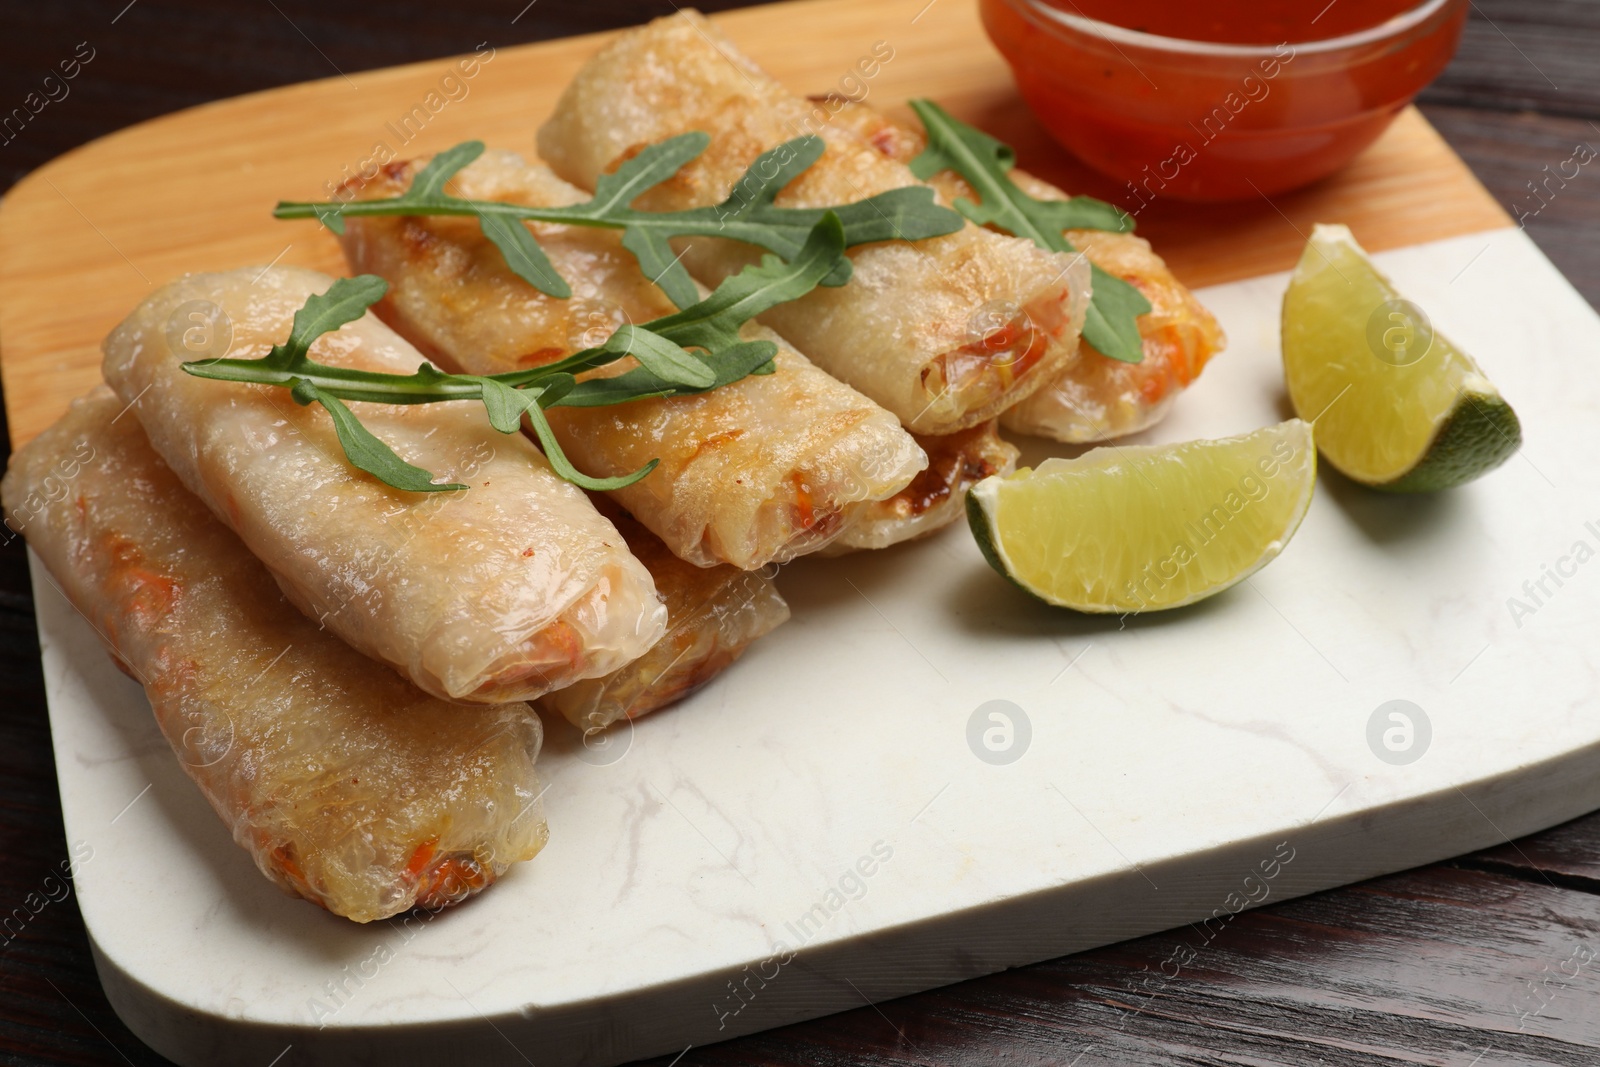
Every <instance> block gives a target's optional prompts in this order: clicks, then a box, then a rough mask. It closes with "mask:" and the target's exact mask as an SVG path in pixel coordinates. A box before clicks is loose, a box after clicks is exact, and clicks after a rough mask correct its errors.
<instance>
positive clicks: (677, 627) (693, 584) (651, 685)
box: [539, 508, 837, 730]
mask: <svg viewBox="0 0 1600 1067" xmlns="http://www.w3.org/2000/svg"><path fill="white" fill-rule="evenodd" d="M601 510H602V511H603V512H604V513H605V514H606V516H607V517H608V518H610V519H611V520H612V521H613V522H614V523H616V525H617V529H618V530H619V531H621V533H622V536H623V537H625V538H627V541H628V548H629V549H630V550H632V552H633V554H634V555H635V556H637V557H638V558H639V561H640V562H641V563H643V564H644V565H645V567H646V569H648V570H649V571H650V576H651V577H652V578H654V579H655V583H656V592H658V593H659V594H661V599H662V600H663V601H664V602H665V603H666V605H667V633H666V636H664V637H663V638H662V639H661V640H659V641H657V642H656V643H655V646H654V647H653V648H651V649H650V651H648V652H646V653H645V654H644V655H643V656H641V657H640V658H638V659H636V660H634V661H633V662H632V663H630V664H628V665H627V666H626V667H623V668H622V669H620V670H617V671H613V672H612V673H611V674H608V675H606V676H605V677H604V678H591V679H589V680H588V681H583V682H579V683H577V684H576V685H572V686H568V687H567V688H566V689H561V690H557V691H556V692H554V693H550V694H548V695H547V696H544V697H542V698H540V701H539V706H540V708H542V709H544V710H546V711H555V712H558V713H560V714H561V715H562V716H563V717H564V718H565V719H566V720H567V721H568V722H570V723H572V724H573V725H574V726H577V727H580V728H581V729H584V730H598V729H601V728H603V727H606V726H609V725H611V724H612V723H614V722H617V721H619V720H621V719H625V718H626V719H637V718H638V717H639V716H641V715H648V714H649V713H650V712H652V711H657V710H659V709H661V708H664V707H666V706H667V705H668V704H671V703H674V702H675V701H678V700H682V699H683V698H684V697H686V696H688V695H689V694H691V693H693V692H694V691H695V690H697V689H699V688H700V687H701V686H703V685H705V684H706V683H707V682H709V681H711V679H713V678H715V677H716V676H717V675H718V674H721V673H722V672H723V671H724V670H726V669H727V668H728V667H729V666H731V665H732V664H733V662H734V661H735V660H737V659H738V658H739V657H740V656H742V655H744V652H745V649H747V648H749V647H750V644H751V643H752V642H753V641H755V640H756V639H757V638H759V637H763V636H765V635H766V634H768V633H771V632H772V631H773V630H774V629H776V628H777V627H778V626H781V625H782V624H783V623H784V622H786V621H788V618H789V605H788V604H786V603H784V600H783V597H781V596H779V595H778V587H777V586H776V585H774V584H773V583H772V579H770V578H768V577H767V576H766V575H765V574H763V573H761V572H759V571H742V570H739V569H738V568H736V567H729V566H726V565H722V566H717V567H696V566H694V565H693V564H691V563H685V562H684V561H683V560H681V559H679V558H678V557H677V556H675V555H673V554H672V553H671V552H669V551H667V547H666V546H665V545H663V544H662V543H661V541H660V540H659V539H657V538H656V537H655V535H654V534H652V533H651V532H650V531H649V530H646V529H645V528H644V527H643V526H641V525H639V524H638V523H637V522H635V521H634V520H633V519H631V518H629V517H628V516H627V515H625V514H622V513H620V512H619V511H617V510H615V509H607V508H601ZM836 543H837V542H836Z"/></svg>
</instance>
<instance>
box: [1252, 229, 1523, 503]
mask: <svg viewBox="0 0 1600 1067" xmlns="http://www.w3.org/2000/svg"><path fill="white" fill-rule="evenodd" d="M1283 372H1284V377H1285V378H1286V379H1287V380H1288V383H1289V397H1290V399H1291V400H1292V401H1293V402H1294V410H1295V412H1296V414H1298V415H1299V416H1300V417H1301V418H1303V419H1311V420H1313V421H1315V423H1316V427H1317V447H1318V448H1320V449H1321V450H1322V454H1323V456H1324V457H1325V458H1326V459H1327V460H1328V462H1329V463H1332V464H1333V465H1334V467H1335V468H1337V469H1338V470H1339V471H1340V472H1342V473H1343V474H1345V475H1347V476H1349V477H1350V478H1352V479H1354V480H1355V481H1358V482H1361V483H1363V484H1365V485H1370V486H1373V487H1374V488H1377V489H1386V490H1391V491H1394V492H1431V491H1433V490H1436V489H1447V488H1449V487H1450V486H1453V485H1460V484H1462V483H1463V482H1470V481H1471V480H1472V479H1474V478H1477V477H1479V476H1480V475H1482V474H1485V473H1487V472H1489V471H1491V470H1493V469H1494V468H1496V467H1498V466H1499V465H1500V464H1502V463H1504V462H1505V461H1506V460H1507V459H1509V458H1510V456H1511V454H1512V453H1513V452H1515V451H1516V450H1517V448H1518V446H1519V445H1521V443H1522V427H1521V425H1520V424H1519V423H1518V422H1517V414H1516V412H1514V411H1512V410H1511V405H1510V404H1507V403H1506V402H1505V399H1504V398H1502V397H1501V395H1500V391H1499V390H1497V389H1496V388H1495V387H1494V383H1492V382H1491V381H1489V379H1488V378H1486V377H1484V374H1483V372H1482V371H1481V370H1479V369H1478V365H1477V364H1476V363H1474V362H1473V361H1472V358H1471V357H1470V356H1468V355H1467V354H1466V353H1465V352H1463V351H1461V350H1460V349H1459V348H1457V347H1456V346H1455V345H1453V344H1451V343H1450V341H1449V340H1448V339H1447V338H1446V337H1445V336H1444V335H1443V334H1441V333H1438V332H1436V331H1435V330H1434V329H1433V328H1432V325H1431V324H1430V323H1429V321H1428V319H1427V316H1426V315H1425V314H1424V313H1423V311H1422V310H1421V309H1420V308H1418V307H1417V306H1416V305H1415V304H1412V303H1411V302H1410V301H1407V300H1402V299H1401V298H1400V296H1399V294H1398V293H1396V292H1395V289H1394V286H1392V285H1391V284H1390V283H1389V280H1388V279H1387V278H1385V277H1384V276H1383V275H1382V274H1379V273H1378V270H1377V268H1376V267H1374V266H1373V265H1372V261H1371V260H1370V259H1368V258H1367V254H1366V252H1364V251H1362V249H1361V246H1360V245H1358V244H1356V241H1355V238H1354V237H1352V236H1351V234H1350V231H1349V229H1347V228H1346V227H1344V226H1318V227H1317V228H1316V229H1315V230H1313V231H1312V233H1311V240H1310V241H1309V242H1307V244H1306V250H1305V252H1304V254H1302V255H1301V257H1300V263H1299V265H1298V266H1297V267H1295V271H1294V276H1293V277H1292V278H1291V279H1290V280H1289V291H1288V292H1287V293H1285V294H1284V298H1283Z"/></svg>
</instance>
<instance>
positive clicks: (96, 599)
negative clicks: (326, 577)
mask: <svg viewBox="0 0 1600 1067" xmlns="http://www.w3.org/2000/svg"><path fill="white" fill-rule="evenodd" d="M119 412H125V405H124V404H123V403H122V401H121V400H119V399H118V398H117V397H116V396H115V394H113V393H112V392H111V390H109V389H107V388H105V387H103V386H102V387H100V388H97V389H96V390H95V391H94V392H92V393H90V394H89V395H88V396H86V397H84V398H82V399H80V400H77V401H75V402H74V403H73V406H72V409H71V410H70V411H69V412H68V413H67V415H65V416H64V417H63V418H62V419H61V421H59V422H57V423H56V424H55V425H54V426H52V427H51V428H50V429H48V430H46V431H45V432H44V433H43V434H41V435H40V436H39V437H37V438H36V439H34V440H33V441H32V442H31V443H30V444H28V445H27V446H26V447H24V448H23V449H22V450H21V451H20V452H18V453H17V454H16V455H15V456H14V457H12V460H11V465H10V468H9V469H8V470H7V472H6V476H5V481H4V483H3V484H0V496H3V497H4V503H5V509H6V515H7V519H8V522H9V523H10V524H11V525H12V526H13V527H14V528H17V529H19V530H20V531H21V533H22V534H23V535H24V536H26V537H27V539H28V544H29V545H30V546H32V548H33V550H34V552H35V553H37V554H38V557H39V559H40V560H42V561H43V562H44V565H45V566H46V567H47V568H49V570H50V573H51V574H52V575H53V576H54V578H55V581H56V582H57V583H58V584H59V586H60V588H61V589H62V590H63V591H64V592H65V593H66V595H67V598H68V599H69V600H71V601H72V603H73V604H74V605H75V606H76V607H77V608H78V610H79V611H80V612H82V613H83V615H84V617H85V618H87V619H88V620H89V621H90V623H92V624H93V626H94V628H95V629H96V630H98V631H99V632H100V636H101V638H102V639H103V640H104V641H105V642H106V644H107V646H108V648H109V650H110V652H111V654H112V655H113V656H114V657H116V659H117V660H118V661H119V663H120V665H121V666H122V667H123V669H124V670H126V671H127V672H128V673H130V674H131V675H133V676H134V677H135V678H136V679H138V680H139V681H140V682H141V683H143V685H144V687H145V693H146V695H148V696H149V698H150V705H151V707H152V709H153V710H154V711H155V716H156V721H157V722H158V723H159V724H160V726H161V732H162V733H163V734H165V735H166V738H167V740H168V741H169V742H170V743H171V744H172V748H173V751H174V752H176V753H177V755H178V758H179V760H180V761H181V762H182V764H183V768H184V771H185V772H186V773H187V774H188V775H189V777H190V778H192V779H194V781H195V784H196V785H198V786H199V787H200V791H201V792H202V793H204V794H205V797H206V799H207V800H208V801H210V803H211V806H212V807H213V808H214V809H216V812H217V814H218V816H220V817H221V819H222V821H223V824H224V825H226V826H227V827H228V829H229V830H230V831H231V832H232V834H233V838H234V840H235V841H237V842H238V843H239V844H240V845H241V846H243V847H244V848H245V849H246V850H248V851H249V853H250V855H251V856H252V857H253V858H254V859H255V862H256V866H258V867H260V868H261V871H262V873H263V874H265V875H266V876H267V877H268V878H270V879H271V880H272V881H274V882H276V883H277V884H278V885H279V886H281V887H283V888H284V889H286V890H288V891H289V892H291V893H296V894H299V895H300V896H303V897H305V898H306V899H307V900H309V901H311V902H313V903H315V904H320V905H321V906H322V907H324V908H327V909H328V910H329V911H331V912H333V913H335V914H337V915H343V916H345V917H346V918H350V919H354V920H356V921H357V922H370V921H372V920H374V919H382V918H385V917H387V916H390V915H394V914H397V913H399V912H402V911H405V910H406V909H408V908H411V907H414V906H417V905H422V906H426V907H438V906H441V905H444V904H447V903H454V902H456V901H459V900H463V899H465V898H466V897H468V896H470V895H471V894H473V893H475V892H477V891H478V890H480V889H483V888H484V887H485V886H487V885H488V884H489V883H491V882H493V881H494V880H495V879H496V878H498V877H499V876H500V875H501V874H502V873H504V871H505V870H506V868H507V867H508V866H510V865H511V864H512V863H514V862H516V861H518V860H526V859H531V858H532V857H533V856H534V854H535V853H537V852H538V851H539V850H540V849H541V848H542V847H544V843H545V840H546V836H547V834H546V829H545V822H544V817H543V815H542V812H541V810H540V806H539V804H538V803H537V801H538V797H539V792H540V790H539V783H538V780H537V779H536V778H535V776H534V760H535V758H536V757H537V756H538V753H539V746H540V742H541V740H542V737H543V734H542V732H541V729H540V725H539V719H538V717H537V716H536V715H534V713H533V710H532V709H531V708H529V707H528V706H527V705H526V704H498V705H494V706H491V707H474V708H466V707H461V706H459V705H455V704H449V703H446V702H444V701H442V700H438V699H436V698H433V697H430V696H428V695H427V694H425V693H423V692H421V691H420V690H418V689H416V688H415V687H414V686H412V685H411V684H409V683H408V682H406V681H405V680H404V679H402V678H401V677H399V676H398V675H397V674H395V673H394V672H393V671H391V670H390V669H389V668H387V667H385V666H383V665H382V664H380V663H377V662H376V661H374V660H370V659H368V658H367V657H365V656H363V655H361V654H360V653H359V652H356V651H355V650H354V649H352V648H350V647H349V646H348V645H346V644H345V643H344V642H343V641H341V640H339V639H338V638H337V637H335V636H333V635H332V634H331V633H328V632H326V631H325V630H322V629H320V628H319V627H318V626H317V624H316V623H314V622H312V621H310V620H309V619H307V618H306V617H305V616H303V615H302V614H301V613H300V612H299V611H297V610H296V609H295V608H294V606H293V605H291V604H289V603H288V601H286V600H285V599H284V597H283V595H282V594H281V593H280V592H279V591H278V588H277V587H276V586H275V585H274V584H273V581H272V577H271V576H270V575H269V574H268V573H267V570H266V568H265V567H263V566H262V565H261V563H260V562H259V561H258V560H256V558H255V557H254V556H252V555H251V554H250V552H249V551H248V550H247V549H246V548H245V547H244V545H243V544H241V543H240V541H239V539H238V538H237V537H236V536H234V535H233V533H231V532H230V531H229V530H228V529H227V527H225V526H223V525H222V523H220V522H218V521H217V520H216V519H215V518H214V517H212V515H211V513H210V512H209V511H207V510H206V507H205V505H204V504H202V503H201V502H200V501H199V500H197V499H196V498H195V497H194V496H192V495H191V494H190V493H189V492H188V491H187V490H186V489H184V487H183V485H182V484H181V483H180V482H179V481H178V479H177V477H176V476H175V475H174V474H173V473H172V471H171V470H170V469H169V468H168V467H167V466H166V464H164V463H163V462H162V461H161V459H160V458H159V457H158V456H157V455H156V453H155V451H154V450H153V449H152V448H151V447H150V444H149V442H148V441H147V440H146V439H145V435H144V431H143V430H142V429H141V428H140V426H139V421H138V420H137V419H136V418H134V416H133V415H132V414H127V413H123V414H122V415H121V417H120V418H119V417H118V416H119Z"/></svg>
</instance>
